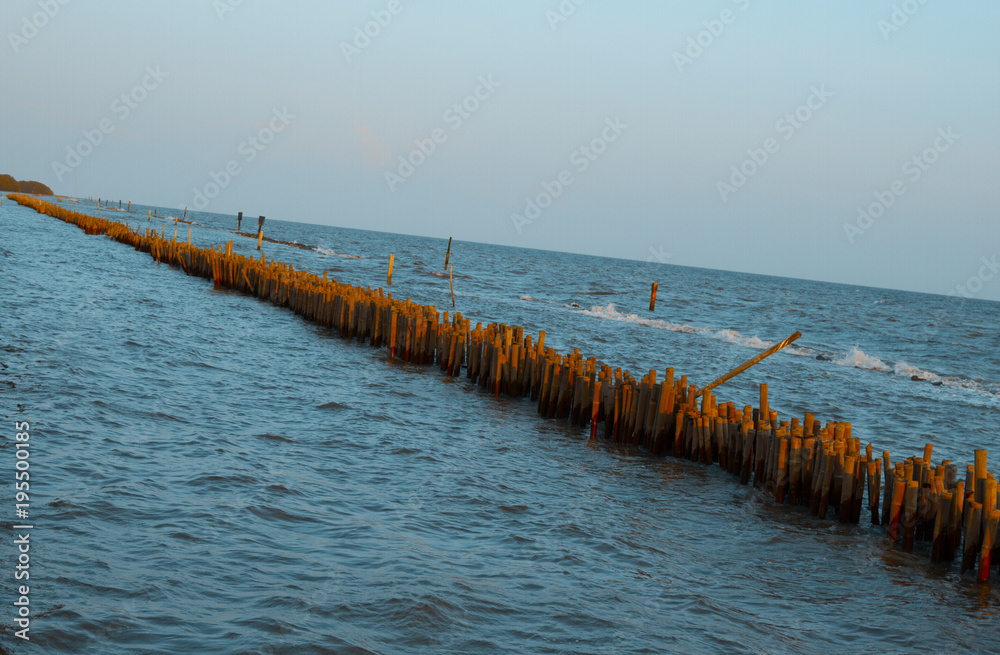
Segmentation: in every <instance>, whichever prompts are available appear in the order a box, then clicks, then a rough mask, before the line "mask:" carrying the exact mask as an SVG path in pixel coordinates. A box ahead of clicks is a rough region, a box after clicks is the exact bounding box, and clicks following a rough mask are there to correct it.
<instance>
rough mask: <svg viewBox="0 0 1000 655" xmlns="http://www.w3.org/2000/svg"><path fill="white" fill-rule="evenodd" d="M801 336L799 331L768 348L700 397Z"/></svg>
mask: <svg viewBox="0 0 1000 655" xmlns="http://www.w3.org/2000/svg"><path fill="white" fill-rule="evenodd" d="M801 336H802V333H801V332H799V331H796V332H795V334H793V335H791V336H790V337H788V338H787V339H785V340H784V341H781V342H780V343H776V344H774V345H773V346H771V347H770V348H768V349H767V350H765V351H764V352H762V353H760V354H759V355H757V356H756V357H754V358H752V359H749V360H747V361H745V362H743V363H742V364H740V365H739V366H737V367H736V368H734V369H733V370H731V371H730V372H728V373H726V374H725V375H723V376H722V377H721V378H719V379H718V380H716V381H715V382H713V383H711V384H710V385H708V386H707V387H705V388H704V389H702V390H701V391H699V392H698V395H699V396H702V395H704V394H705V393H706V392H708V391H711V390H712V389H714V388H715V387H717V386H719V385H720V384H722V383H724V382H726V381H728V380H730V379H732V378H734V377H736V376H737V375H739V374H740V373H742V372H743V371H745V370H747V369H748V368H750V367H751V366H753V365H755V364H758V363H760V362H761V361H763V360H764V359H766V358H768V357H770V356H771V355H773V354H774V353H776V352H778V351H779V350H781V349H782V348H784V347H785V346H787V345H788V344H790V343H792V342H793V341H795V340H796V339H798V338H799V337H801Z"/></svg>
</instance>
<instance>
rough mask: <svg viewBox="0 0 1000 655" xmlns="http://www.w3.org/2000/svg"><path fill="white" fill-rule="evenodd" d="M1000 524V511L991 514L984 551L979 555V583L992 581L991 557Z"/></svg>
mask: <svg viewBox="0 0 1000 655" xmlns="http://www.w3.org/2000/svg"><path fill="white" fill-rule="evenodd" d="M998 523H1000V509H995V510H993V511H991V512H990V515H989V518H988V519H987V520H986V532H985V533H984V534H983V549H982V552H981V553H980V554H979V575H978V576H977V579H978V580H979V582H989V580H990V557H991V556H992V552H993V542H994V540H995V539H996V534H997V524H998Z"/></svg>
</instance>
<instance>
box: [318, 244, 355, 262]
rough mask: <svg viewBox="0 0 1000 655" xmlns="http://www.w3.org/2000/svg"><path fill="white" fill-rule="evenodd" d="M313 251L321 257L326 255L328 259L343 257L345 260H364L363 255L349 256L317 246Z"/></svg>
mask: <svg viewBox="0 0 1000 655" xmlns="http://www.w3.org/2000/svg"><path fill="white" fill-rule="evenodd" d="M313 250H314V251H316V252H318V253H319V254H321V255H326V256H327V257H343V258H344V259H364V257H362V256H361V255H348V254H346V253H343V252H337V251H335V250H329V249H327V248H322V247H320V246H315V247H314V248H313Z"/></svg>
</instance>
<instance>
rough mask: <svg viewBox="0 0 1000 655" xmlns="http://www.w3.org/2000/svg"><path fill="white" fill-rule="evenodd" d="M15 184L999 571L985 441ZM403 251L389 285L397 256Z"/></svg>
mask: <svg viewBox="0 0 1000 655" xmlns="http://www.w3.org/2000/svg"><path fill="white" fill-rule="evenodd" d="M8 197H9V198H10V199H12V200H15V201H16V202H18V203H20V204H21V205H24V206H27V207H30V208H32V209H35V210H36V211H38V212H39V213H43V214H47V215H49V216H52V217H55V218H58V219H60V220H63V221H65V222H67V223H70V224H73V225H76V226H78V227H79V228H81V229H82V230H84V232H85V233H86V234H94V235H106V236H107V237H109V238H112V239H114V240H116V241H119V242H121V243H123V244H126V245H130V246H132V247H133V248H134V249H135V250H137V251H142V252H146V253H148V254H149V255H150V257H152V258H153V259H155V260H156V262H157V263H165V264H168V265H171V266H177V267H179V268H181V269H182V270H183V271H184V273H185V274H186V275H196V276H200V277H204V278H210V279H211V280H212V281H213V284H214V285H215V287H216V288H227V289H234V290H236V291H239V292H242V293H246V294H248V295H252V296H255V297H257V298H259V299H261V300H264V301H267V302H271V303H273V304H275V305H277V306H279V307H286V308H288V309H290V310H292V311H294V312H295V313H296V314H299V315H301V316H302V317H304V318H305V319H306V320H309V321H312V322H315V323H317V324H319V325H321V326H324V327H326V328H329V329H331V330H335V331H337V332H339V334H340V335H341V337H343V338H347V339H356V340H358V341H364V342H367V343H368V344H369V345H371V346H372V347H376V348H387V349H388V350H389V354H390V357H393V358H397V357H398V358H402V359H403V360H405V361H407V362H412V363H415V364H421V365H434V364H436V365H438V366H439V368H440V369H441V371H442V373H443V374H444V375H447V376H459V375H460V374H461V372H462V370H463V368H464V369H465V373H466V377H467V378H468V380H469V382H470V383H471V384H475V385H478V386H479V387H480V389H482V390H484V391H487V392H489V393H491V394H493V395H495V396H499V395H501V394H503V395H504V396H507V397H512V398H530V399H531V400H532V401H533V402H534V403H535V407H536V410H537V412H538V413H539V415H541V416H543V417H548V418H558V419H563V420H567V421H569V422H571V423H572V424H573V425H577V426H580V427H582V428H584V429H586V428H589V430H588V431H589V436H590V439H591V440H596V439H598V438H599V437H603V438H604V439H606V440H608V441H611V442H614V443H619V444H628V445H632V446H636V447H639V448H642V449H644V450H646V451H648V452H649V453H651V454H652V455H655V456H661V455H672V456H673V457H676V458H684V459H688V460H691V461H694V462H700V463H701V464H703V465H706V466H710V465H718V466H719V467H720V468H721V469H722V470H724V471H726V472H727V473H729V474H730V475H731V476H733V478H734V479H735V480H736V481H738V483H739V484H743V485H748V484H753V485H754V486H755V487H758V488H760V489H761V490H762V491H761V493H765V494H767V495H769V496H771V497H772V498H773V500H774V502H776V503H778V504H785V503H787V504H789V505H793V506H799V507H802V508H805V509H806V510H808V511H809V512H810V513H811V514H812V515H814V516H816V517H818V518H820V519H826V518H827V517H828V515H829V517H830V518H831V519H835V520H837V521H839V522H842V523H854V524H857V523H859V522H860V517H861V515H862V510H863V507H864V499H865V497H866V496H867V501H868V511H869V512H870V516H871V523H872V524H873V525H880V526H881V527H882V528H883V529H885V530H886V531H887V533H888V539H889V543H890V544H892V545H893V546H895V545H896V544H897V543H898V544H899V547H900V548H902V549H904V550H907V551H909V550H917V549H918V545H919V549H920V550H922V551H924V552H926V553H927V555H928V556H929V557H930V559H931V560H932V561H934V562H940V563H942V565H945V564H947V563H949V562H952V561H953V560H954V559H955V558H956V551H957V550H958V549H959V548H961V564H960V570H961V572H962V573H965V572H967V571H975V577H976V579H977V580H980V581H988V580H989V575H990V569H991V567H992V566H993V564H994V562H996V561H997V560H1000V556H998V555H994V553H995V552H996V551H997V546H998V543H1000V536H998V534H997V531H998V529H1000V509H998V490H997V481H996V480H995V478H994V476H993V475H992V474H990V473H988V471H987V454H986V451H985V450H977V451H976V452H975V457H974V460H975V461H974V464H973V465H969V466H968V467H967V468H966V478H965V480H960V479H959V476H958V471H959V468H958V467H957V466H956V465H954V464H952V463H951V462H950V461H942V462H941V464H939V465H936V466H935V465H934V464H933V463H932V460H931V458H932V455H933V446H932V445H931V444H927V445H926V446H925V447H924V449H923V452H922V453H920V455H922V456H913V457H909V458H907V459H905V460H902V461H893V460H892V458H891V456H890V453H889V452H888V451H883V452H882V456H881V458H878V457H875V455H874V452H873V449H872V446H871V444H868V445H867V446H866V447H865V448H864V449H862V447H861V441H860V439H859V438H856V437H853V436H852V434H851V424H850V423H843V422H836V421H832V422H828V423H826V424H821V423H820V422H819V421H818V420H817V419H816V417H815V416H814V415H813V414H811V413H806V414H805V415H804V417H803V419H802V420H801V421H800V420H799V419H798V418H797V417H793V418H791V419H789V420H779V418H780V417H779V416H778V414H777V412H776V411H775V410H772V409H771V408H770V404H769V400H770V399H769V396H768V388H767V385H760V404H759V407H757V408H753V407H751V406H749V405H748V406H745V407H744V408H743V409H742V410H738V409H737V408H736V407H735V405H734V404H733V403H731V402H725V401H723V400H720V399H718V398H716V397H715V396H714V395H712V394H711V393H710V389H711V388H712V385H709V387H705V388H704V389H702V390H701V391H700V392H698V393H696V388H695V385H693V384H689V382H688V378H687V377H686V376H680V377H679V378H677V377H675V374H674V370H673V369H670V368H668V369H667V370H666V374H665V375H664V377H663V379H662V381H659V380H658V374H657V371H655V370H651V371H649V372H648V373H647V374H645V375H643V376H642V378H641V379H636V378H635V377H633V376H632V375H631V374H630V373H629V372H628V371H623V370H622V369H621V368H613V367H611V366H609V365H607V364H603V363H599V362H598V361H597V359H596V358H594V357H586V356H584V355H583V354H581V353H580V351H579V349H573V351H572V352H569V353H566V354H559V353H557V352H556V351H555V349H554V348H549V347H546V346H545V336H546V335H545V332H544V331H540V332H539V335H538V339H537V340H534V339H533V338H532V337H531V335H525V334H524V329H523V328H521V327H518V326H509V325H506V324H502V323H501V324H497V323H491V324H489V325H486V326H484V325H483V324H482V323H477V324H476V326H475V327H474V328H473V327H472V325H471V322H470V320H469V319H467V318H465V317H463V316H462V315H461V314H460V313H454V314H453V315H451V316H450V317H449V313H448V312H439V311H438V310H437V308H436V307H434V306H432V305H420V304H417V303H413V302H411V301H410V300H409V299H407V300H405V301H401V300H397V299H394V298H393V297H392V294H386V293H385V292H384V291H383V289H381V288H376V289H373V288H371V287H360V286H352V285H349V284H344V283H340V282H338V281H337V280H336V279H331V278H329V277H328V275H327V273H326V272H324V273H323V276H322V277H319V276H317V275H315V274H312V273H308V272H306V271H296V270H295V269H294V268H293V267H292V266H291V265H289V264H284V263H282V262H278V261H274V260H272V261H268V260H267V258H266V255H265V254H264V253H261V255H260V258H259V259H253V258H250V257H246V256H243V255H238V254H236V253H235V252H234V250H233V242H232V241H229V242H228V243H226V244H225V246H224V247H218V246H213V247H206V248H201V247H197V246H194V245H192V244H191V242H190V228H189V232H188V242H187V243H184V242H178V241H177V239H176V235H175V238H174V239H170V240H168V239H166V238H165V236H164V234H163V232H162V231H161V232H160V233H157V232H156V230H155V229H149V228H144V229H141V228H139V227H132V226H130V225H128V224H127V223H126V224H122V223H118V222H115V221H111V220H108V219H104V218H100V217H94V216H90V215H86V214H81V213H77V212H73V211H71V210H68V209H65V208H63V207H60V206H58V205H55V204H51V203H47V202H45V201H41V200H39V199H37V198H33V197H31V196H26V195H23V194H10V195H9V196H8ZM259 243H260V241H259V240H258V245H259ZM389 261H390V272H389V275H388V277H387V284H388V282H389V281H391V269H392V264H393V262H394V255H390V260H389ZM448 270H449V273H450V272H451V271H452V266H451V265H449V267H448ZM798 336H799V334H798V333H796V334H794V335H792V337H789V339H786V340H785V342H782V343H781V344H777V346H775V348H772V350H773V351H774V352H776V351H777V349H780V347H781V346H782V345H783V344H784V345H787V343H790V342H791V340H794V339H793V338H798ZM760 359H763V357H761V356H758V357H756V358H754V359H753V360H750V361H751V362H754V363H755V360H756V361H760ZM748 364H749V363H748ZM750 365H752V364H750ZM748 367H749V366H747V365H744V367H741V368H743V370H745V368H748ZM728 377H731V375H730V376H728ZM728 377H726V379H728ZM720 380H721V378H720ZM723 381H724V380H723ZM718 384H721V382H718ZM698 398H701V403H700V405H699V403H698V402H697V401H698ZM601 424H603V428H602V427H601ZM866 490H867V491H866Z"/></svg>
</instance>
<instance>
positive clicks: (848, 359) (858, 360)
mask: <svg viewBox="0 0 1000 655" xmlns="http://www.w3.org/2000/svg"><path fill="white" fill-rule="evenodd" d="M833 363H834V364H837V365H839V366H852V367H854V368H864V369H868V370H870V371H891V370H892V369H891V368H890V367H889V365H888V364H886V363H885V362H883V361H882V360H881V359H879V358H878V357H875V356H874V355H869V354H867V353H865V352H864V351H863V350H861V349H860V348H858V347H857V346H854V348H853V349H852V350H851V352H849V353H847V354H846V355H844V357H843V358H841V359H835V360H833Z"/></svg>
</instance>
